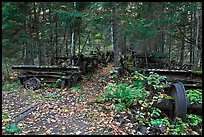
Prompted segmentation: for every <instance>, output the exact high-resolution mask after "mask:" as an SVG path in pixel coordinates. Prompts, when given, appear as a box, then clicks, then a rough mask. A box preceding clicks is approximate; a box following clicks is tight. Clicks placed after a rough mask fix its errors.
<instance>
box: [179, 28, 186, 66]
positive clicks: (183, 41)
mask: <svg viewBox="0 0 204 137" xmlns="http://www.w3.org/2000/svg"><path fill="white" fill-rule="evenodd" d="M184 33H185V28H184ZM184 50H185V38H184V37H182V40H181V48H180V60H179V64H180V66H182V65H183V60H184Z"/></svg>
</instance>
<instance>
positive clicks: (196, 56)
mask: <svg viewBox="0 0 204 137" xmlns="http://www.w3.org/2000/svg"><path fill="white" fill-rule="evenodd" d="M197 6H198V7H197V11H196V12H195V20H196V26H195V27H196V31H195V50H194V52H195V53H194V61H195V63H194V66H195V69H197V68H198V67H199V66H198V61H199V45H198V44H199V43H198V40H199V25H200V24H199V23H200V22H199V5H197Z"/></svg>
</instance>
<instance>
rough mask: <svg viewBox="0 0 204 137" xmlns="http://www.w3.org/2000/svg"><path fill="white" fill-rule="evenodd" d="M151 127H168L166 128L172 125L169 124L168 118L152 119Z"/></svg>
mask: <svg viewBox="0 0 204 137" xmlns="http://www.w3.org/2000/svg"><path fill="white" fill-rule="evenodd" d="M150 125H154V126H158V127H161V126H164V127H166V126H168V125H170V122H169V120H168V118H167V117H165V118H162V119H152V120H151V121H150V124H149V126H150Z"/></svg>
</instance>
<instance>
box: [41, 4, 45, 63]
mask: <svg viewBox="0 0 204 137" xmlns="http://www.w3.org/2000/svg"><path fill="white" fill-rule="evenodd" d="M42 12H43V23H42V24H41V25H42V33H41V53H42V54H41V64H42V65H45V63H46V61H45V60H46V59H45V54H46V51H45V49H46V44H45V39H46V38H45V37H46V34H45V32H46V3H45V2H42Z"/></svg>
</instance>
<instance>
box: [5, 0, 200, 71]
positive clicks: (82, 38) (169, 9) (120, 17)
mask: <svg viewBox="0 0 204 137" xmlns="http://www.w3.org/2000/svg"><path fill="white" fill-rule="evenodd" d="M88 35H90V36H88ZM86 39H87V40H86ZM82 49H83V54H88V53H89V52H90V50H97V49H99V50H101V51H104V52H106V51H109V50H111V51H112V50H113V51H114V54H115V53H116V52H118V53H117V54H118V56H114V59H115V58H116V61H117V60H119V54H122V55H126V54H128V52H129V51H130V49H136V51H137V52H141V53H143V52H146V51H148V52H153V53H154V52H156V53H158V54H159V53H162V54H165V55H167V56H168V57H169V61H170V60H175V61H176V62H177V63H178V64H179V65H183V64H194V66H195V68H196V69H199V68H200V69H201V65H202V6H201V2H2V57H3V64H4V63H5V62H7V63H8V62H10V63H12V64H35V65H37V64H39V65H53V64H55V57H56V56H75V55H77V54H79V53H80V52H81V51H82ZM117 58H118V59H117ZM116 66H117V65H116Z"/></svg>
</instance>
